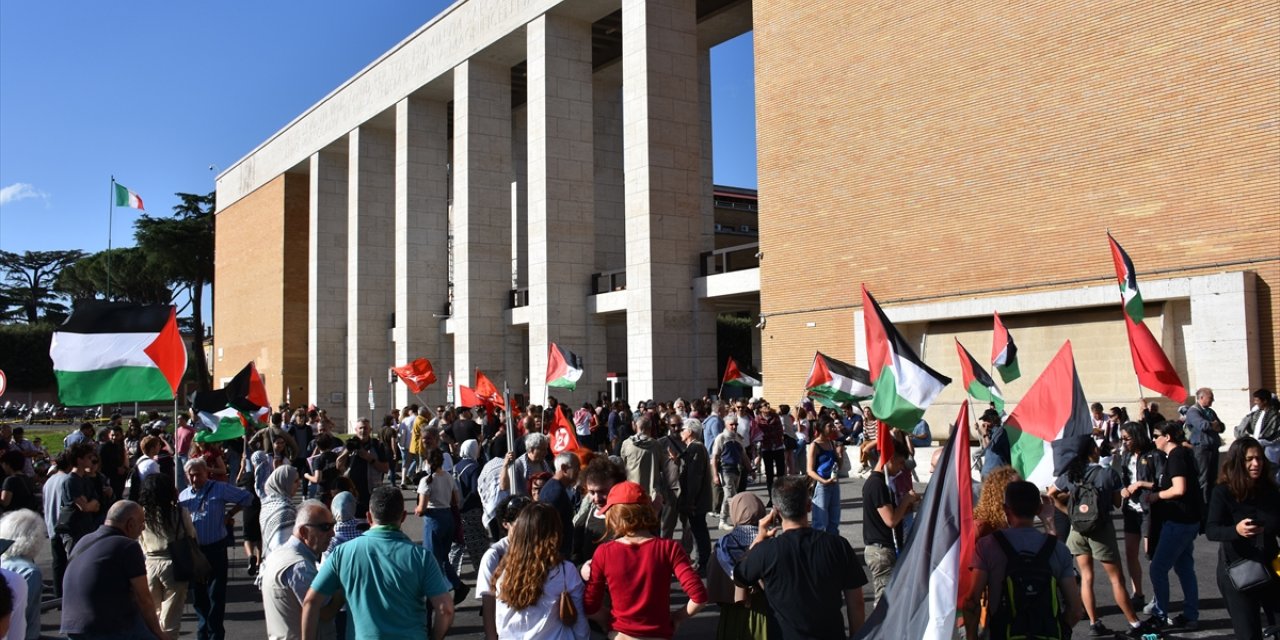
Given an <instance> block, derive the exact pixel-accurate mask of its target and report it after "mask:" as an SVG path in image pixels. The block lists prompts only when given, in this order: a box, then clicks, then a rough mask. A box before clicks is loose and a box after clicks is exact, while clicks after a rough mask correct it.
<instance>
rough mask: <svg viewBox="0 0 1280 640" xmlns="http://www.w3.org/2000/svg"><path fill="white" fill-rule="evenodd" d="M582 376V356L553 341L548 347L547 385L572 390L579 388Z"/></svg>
mask: <svg viewBox="0 0 1280 640" xmlns="http://www.w3.org/2000/svg"><path fill="white" fill-rule="evenodd" d="M581 377H582V358H579V357H578V354H576V353H574V352H572V351H570V350H568V349H566V348H564V347H562V346H560V345H558V344H556V343H554V342H552V343H551V346H549V347H547V386H548V387H555V388H557V389H568V390H570V391H572V390H574V389H577V388H578V379H579V378H581Z"/></svg>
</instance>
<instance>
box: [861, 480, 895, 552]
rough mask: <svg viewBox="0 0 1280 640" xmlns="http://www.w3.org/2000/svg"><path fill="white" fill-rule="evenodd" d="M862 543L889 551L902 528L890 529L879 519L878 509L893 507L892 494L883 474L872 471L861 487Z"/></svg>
mask: <svg viewBox="0 0 1280 640" xmlns="http://www.w3.org/2000/svg"><path fill="white" fill-rule="evenodd" d="M862 506H863V509H864V511H863V512H862V542H863V543H864V544H872V543H875V544H879V545H883V546H886V547H889V548H890V549H893V548H895V546H894V534H895V533H897V534H901V533H902V532H901V528H902V526H901V525H899V526H898V527H897V528H896V529H890V528H889V525H887V524H885V522H884V520H883V519H881V518H880V513H879V511H878V510H879V509H880V507H883V506H889V507H892V506H893V492H892V491H891V490H890V489H889V483H888V481H887V480H885V477H884V472H882V471H872V472H871V476H870V477H868V478H867V482H866V483H865V484H863V485H862Z"/></svg>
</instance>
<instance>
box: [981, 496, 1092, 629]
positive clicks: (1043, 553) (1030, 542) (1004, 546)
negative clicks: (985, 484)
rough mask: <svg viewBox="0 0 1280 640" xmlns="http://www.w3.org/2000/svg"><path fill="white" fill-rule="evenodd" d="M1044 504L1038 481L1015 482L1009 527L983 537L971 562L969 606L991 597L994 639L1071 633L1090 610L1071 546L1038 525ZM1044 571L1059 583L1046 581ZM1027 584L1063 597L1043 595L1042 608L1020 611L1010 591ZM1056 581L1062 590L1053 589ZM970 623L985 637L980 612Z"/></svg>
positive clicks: (989, 622)
mask: <svg viewBox="0 0 1280 640" xmlns="http://www.w3.org/2000/svg"><path fill="white" fill-rule="evenodd" d="M1040 504H1041V502H1040V490H1039V489H1037V488H1036V486H1035V485H1033V484H1031V483H1030V482H1026V481H1022V480H1017V481H1014V482H1010V483H1009V484H1008V486H1007V487H1005V492H1004V509H1005V516H1006V518H1007V519H1008V525H1009V526H1008V528H1005V529H1002V530H999V531H996V532H994V533H992V534H991V535H988V536H984V537H982V538H981V539H979V540H978V543H977V548H976V550H975V552H974V556H973V564H972V565H971V566H970V569H971V571H972V579H973V582H972V585H973V587H972V590H971V591H970V592H969V596H968V598H967V601H966V603H965V608H966V609H967V610H969V611H976V610H977V609H978V605H979V602H980V601H983V600H985V601H986V603H987V618H986V628H985V632H986V633H987V635H988V637H989V638H990V640H1008V639H1011V638H1026V637H1033V636H1032V634H1037V636H1036V637H1042V638H1070V637H1071V628H1072V627H1074V626H1075V624H1076V622H1077V621H1079V620H1080V617H1081V615H1082V614H1083V613H1084V611H1083V605H1082V604H1081V601H1080V586H1079V584H1078V583H1077V582H1076V575H1075V571H1074V570H1073V569H1072V565H1071V554H1070V553H1069V552H1068V551H1067V547H1066V545H1064V544H1063V543H1061V542H1058V541H1057V540H1056V539H1055V538H1054V537H1053V536H1050V535H1047V534H1044V533H1041V532H1039V531H1037V530H1036V529H1035V527H1034V526H1033V525H1034V524H1035V518H1036V515H1037V514H1039V513H1040ZM1040 576H1045V578H1047V579H1049V580H1052V581H1056V583H1057V584H1056V585H1050V584H1044V583H1043V582H1042V581H1041V580H1042V579H1041V577H1040ZM1024 583H1025V584H1026V585H1027V586H1029V587H1033V588H1036V589H1037V591H1036V593H1054V592H1055V591H1056V593H1057V597H1058V598H1059V601H1058V602H1052V601H1044V600H1039V601H1037V602H1036V603H1035V604H1037V605H1039V608H1035V607H1024V608H1023V609H1020V610H1019V609H1017V607H1016V605H1018V604H1021V603H1016V602H1015V603H1012V604H1011V603H1006V602H1005V593H1006V592H1010V593H1014V594H1021V593H1023V591H1020V590H1015V589H1013V588H1012V587H1013V585H1014V584H1024ZM1055 586H1056V590H1055V589H1054V588H1052V587H1055ZM1015 597H1016V595H1015ZM1046 611H1047V613H1046ZM1055 612H1058V615H1056V616H1055V615H1054V614H1055ZM965 627H966V637H969V638H977V637H980V636H979V635H978V620H977V618H976V616H966V617H965Z"/></svg>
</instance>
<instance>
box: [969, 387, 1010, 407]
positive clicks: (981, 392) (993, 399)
mask: <svg viewBox="0 0 1280 640" xmlns="http://www.w3.org/2000/svg"><path fill="white" fill-rule="evenodd" d="M968 392H969V395H970V396H972V397H973V398H974V399H975V400H981V401H983V402H990V403H993V404H995V405H996V411H999V412H1000V413H1002V414H1003V413H1004V398H1002V397H1001V396H1000V394H997V393H992V392H991V388H990V387H987V386H984V385H983V384H982V383H981V382H978V381H977V380H974V381H973V382H970V383H969V388H968Z"/></svg>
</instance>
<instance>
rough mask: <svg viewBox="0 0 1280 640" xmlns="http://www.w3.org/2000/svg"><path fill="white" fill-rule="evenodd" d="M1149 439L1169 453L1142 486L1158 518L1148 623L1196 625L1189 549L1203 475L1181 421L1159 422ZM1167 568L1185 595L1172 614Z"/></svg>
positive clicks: (1194, 532) (1195, 530) (1197, 530)
mask: <svg viewBox="0 0 1280 640" xmlns="http://www.w3.org/2000/svg"><path fill="white" fill-rule="evenodd" d="M1209 397H1210V398H1211V397H1212V395H1210V396H1209ZM1151 439H1152V440H1153V441H1154V442H1155V444H1156V447H1157V448H1159V449H1160V450H1161V451H1162V452H1164V454H1165V456H1166V458H1167V461H1166V462H1165V465H1164V472H1163V473H1161V474H1160V475H1159V476H1158V478H1157V480H1156V481H1155V482H1154V483H1143V484H1144V486H1145V488H1147V489H1151V491H1150V492H1148V493H1147V497H1146V499H1147V504H1148V505H1149V506H1151V508H1152V517H1153V518H1154V519H1155V521H1158V522H1160V523H1161V524H1160V531H1159V536H1158V540H1157V542H1156V548H1155V550H1154V551H1153V552H1152V557H1151V566H1150V567H1149V571H1150V572H1151V587H1152V589H1153V590H1154V591H1155V600H1154V601H1153V602H1152V606H1151V607H1150V611H1151V613H1152V615H1153V619H1152V622H1153V623H1154V624H1156V625H1158V626H1173V627H1181V628H1184V629H1191V628H1196V627H1197V626H1198V622H1199V620H1200V587H1199V585H1197V583H1196V564H1195V557H1194V555H1192V554H1193V551H1194V549H1195V541H1196V536H1198V535H1200V520H1201V517H1202V516H1201V514H1202V513H1204V505H1203V504H1202V502H1201V494H1200V486H1199V484H1198V483H1197V480H1198V478H1200V477H1201V474H1200V472H1199V470H1198V469H1197V467H1196V459H1195V457H1194V456H1193V455H1192V452H1191V449H1190V448H1188V447H1185V446H1183V441H1184V440H1183V439H1184V436H1183V431H1182V425H1181V424H1179V423H1177V422H1173V421H1168V422H1164V423H1161V424H1160V426H1158V427H1156V428H1154V429H1152V430H1151ZM1171 569H1172V570H1173V571H1174V572H1176V573H1177V574H1178V582H1179V583H1180V584H1181V585H1182V596H1183V604H1182V613H1181V614H1179V615H1178V616H1177V617H1173V618H1171V617H1169V609H1170V600H1169V571H1170V570H1171Z"/></svg>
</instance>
